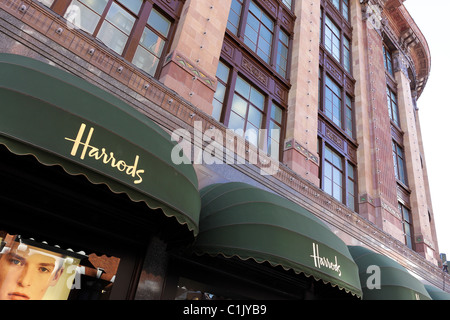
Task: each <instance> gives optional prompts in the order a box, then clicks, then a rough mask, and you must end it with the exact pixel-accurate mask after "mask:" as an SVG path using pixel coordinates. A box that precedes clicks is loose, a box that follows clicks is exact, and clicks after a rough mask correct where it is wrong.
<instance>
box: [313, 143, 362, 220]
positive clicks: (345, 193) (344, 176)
mask: <svg viewBox="0 0 450 320" xmlns="http://www.w3.org/2000/svg"><path fill="white" fill-rule="evenodd" d="M326 149H328V150H329V151H331V152H332V153H333V154H334V155H335V156H337V157H339V159H340V161H341V167H342V168H337V169H336V170H339V171H340V172H341V181H340V183H341V186H342V190H341V192H342V194H341V197H342V199H341V200H339V199H337V198H336V197H334V195H333V194H332V193H333V192H332V193H331V194H330V193H329V192H327V191H326V190H325V175H326V173H325V171H326V168H325V167H326V165H327V163H328V164H329V163H330V162H329V161H328V159H327V158H326V156H325V150H326ZM318 153H319V155H320V159H321V161H320V171H319V173H320V188H321V189H322V190H323V191H324V192H325V193H326V194H328V195H330V196H331V197H333V198H334V199H336V201H339V202H341V203H342V204H344V205H345V206H347V207H348V208H349V209H350V210H353V211H355V212H357V211H358V202H357V194H358V172H357V166H356V164H354V163H353V162H352V161H350V160H349V159H348V158H347V157H346V156H345V155H344V154H343V153H342V152H340V151H339V150H338V149H337V148H335V147H334V146H333V145H332V144H331V143H330V142H328V141H327V140H326V139H324V138H323V137H319V139H318ZM331 166H333V168H334V167H335V166H334V165H333V164H331ZM350 167H352V169H353V177H352V178H351V177H350V175H349V174H350V169H349V168H350ZM350 182H351V183H350ZM351 184H353V188H351V187H350V185H351ZM332 186H333V181H332ZM332 191H333V190H332ZM349 194H351V195H352V197H353V201H352V202H351V203H350V197H349Z"/></svg>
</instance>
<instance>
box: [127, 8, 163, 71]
mask: <svg viewBox="0 0 450 320" xmlns="http://www.w3.org/2000/svg"><path fill="white" fill-rule="evenodd" d="M170 26H171V23H170V21H169V20H168V19H167V18H165V17H164V16H163V15H161V14H160V13H159V12H158V11H156V10H152V12H151V13H150V16H149V17H148V21H147V25H146V26H145V28H144V32H143V33H142V36H141V39H140V40H139V45H138V47H137V50H136V53H135V55H134V57H133V61H132V62H133V63H134V64H135V65H136V66H137V67H139V68H141V69H143V70H144V71H146V72H147V73H149V74H150V75H152V76H154V75H155V73H156V68H157V67H158V65H159V62H160V60H161V55H162V53H163V50H164V47H165V44H166V42H167V36H168V34H169V30H170Z"/></svg>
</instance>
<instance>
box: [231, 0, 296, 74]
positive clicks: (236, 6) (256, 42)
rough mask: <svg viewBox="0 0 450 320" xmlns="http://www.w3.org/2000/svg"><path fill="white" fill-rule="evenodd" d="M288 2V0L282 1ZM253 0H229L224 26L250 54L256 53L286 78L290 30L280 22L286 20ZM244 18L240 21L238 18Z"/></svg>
mask: <svg viewBox="0 0 450 320" xmlns="http://www.w3.org/2000/svg"><path fill="white" fill-rule="evenodd" d="M283 4H284V5H286V6H289V7H290V6H291V1H283ZM263 8H264V7H263V6H260V5H259V4H258V1H254V0H232V3H231V8H230V12H229V14H228V21H227V30H228V32H229V33H231V34H233V35H234V36H235V37H237V38H238V39H239V40H238V41H239V42H241V43H243V44H245V45H246V46H247V47H248V48H249V50H251V51H252V53H251V54H253V53H256V56H257V57H259V58H260V59H261V60H262V61H264V62H265V63H267V66H268V67H269V68H272V69H274V70H275V71H276V72H278V74H280V75H281V76H282V77H283V78H284V79H288V63H289V44H290V36H291V33H290V32H287V30H284V29H283V28H282V26H283V25H284V24H286V23H285V21H283V22H280V21H277V20H278V17H276V16H275V17H274V16H271V15H270V13H269V12H266V11H264V9H263ZM241 20H243V21H241Z"/></svg>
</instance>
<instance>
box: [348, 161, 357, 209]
mask: <svg viewBox="0 0 450 320" xmlns="http://www.w3.org/2000/svg"><path fill="white" fill-rule="evenodd" d="M355 200H356V169H355V166H354V165H352V164H350V163H348V164H347V207H349V208H350V209H352V210H353V211H356V205H355Z"/></svg>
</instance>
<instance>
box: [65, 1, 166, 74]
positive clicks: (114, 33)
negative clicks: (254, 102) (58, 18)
mask: <svg viewBox="0 0 450 320" xmlns="http://www.w3.org/2000/svg"><path fill="white" fill-rule="evenodd" d="M61 3H62V1H61ZM64 17H65V18H66V19H67V20H68V21H70V22H71V23H73V24H74V25H75V26H77V27H78V28H80V29H82V30H84V31H85V32H87V33H89V34H92V36H94V37H95V38H97V39H98V40H100V41H101V42H102V43H104V44H105V45H106V46H107V47H109V48H110V49H112V50H113V51H115V52H116V53H117V54H119V55H121V56H122V57H124V58H125V59H126V60H128V61H130V62H132V63H133V64H134V65H136V66H137V67H138V68H140V69H142V70H143V71H145V72H147V73H148V74H149V75H151V76H156V75H157V74H158V70H159V69H160V68H161V65H162V63H161V60H162V59H161V58H162V56H163V55H164V53H165V50H167V47H168V43H169V41H170V32H171V28H172V22H171V19H170V18H169V17H167V16H165V15H163V13H162V11H158V9H157V7H156V6H155V5H154V3H153V2H149V1H143V0H114V1H113V0H99V1H90V0H72V1H71V2H70V4H69V5H68V6H67V8H66V9H65V11H64Z"/></svg>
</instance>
